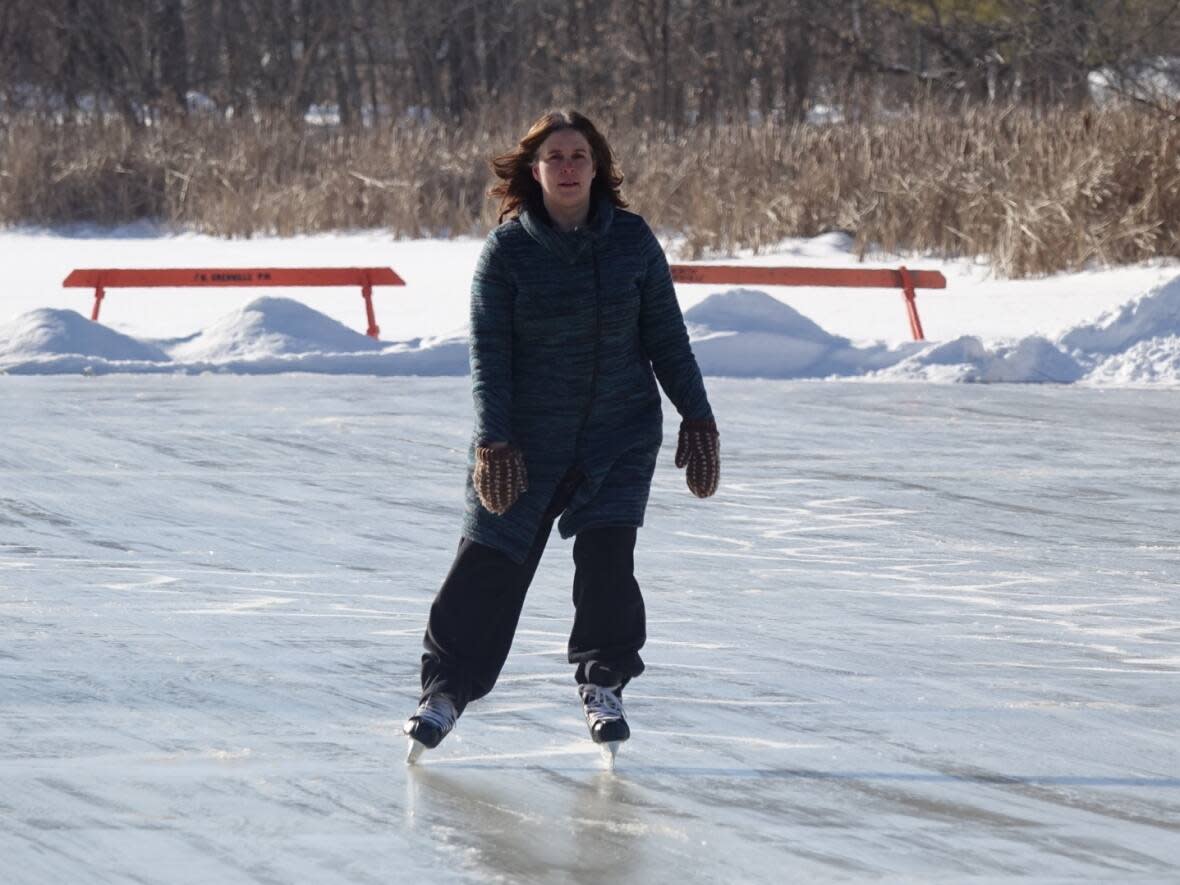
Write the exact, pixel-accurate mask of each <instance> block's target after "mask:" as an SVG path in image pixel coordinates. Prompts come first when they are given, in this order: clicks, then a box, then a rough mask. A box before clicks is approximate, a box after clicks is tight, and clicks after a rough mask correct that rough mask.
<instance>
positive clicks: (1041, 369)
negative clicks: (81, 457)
mask: <svg viewBox="0 0 1180 885" xmlns="http://www.w3.org/2000/svg"><path fill="white" fill-rule="evenodd" d="M86 234H87V232H85V231H83V232H81V233H79V234H77V235H75V236H73V237H65V236H62V235H60V234H49V233H36V232H15V233H14V232H9V233H0V255H3V256H4V260H5V274H4V279H3V281H2V282H0V372H8V373H20V374H58V373H66V374H77V373H79V372H83V371H85V372H88V373H92V374H100V373H109V372H124V373H125V372H148V373H175V372H186V373H199V372H205V371H217V372H229V373H239V374H268V373H275V372H290V371H304V372H317V373H334V374H376V375H406V374H418V375H449V374H462V373H464V372H466V367H467V357H466V350H467V345H466V328H465V326H466V315H467V297H468V289H469V285H470V277H471V271H472V267H473V265H474V263H475V259H476V256H477V254H478V251H479V247H480V243H479V242H478V241H475V240H457V241H435V240H428V241H413V242H398V241H394V240H391V239H390V238H389V237H388V236H386V235H383V234H376V233H360V234H349V235H333V236H316V237H303V238H295V239H289V240H282V239H255V240H239V241H228V242H227V241H224V240H217V239H213V238H209V237H200V236H176V237H160V236H157V235H156V234H155V232H154V231H153V230H151V229H143V230H135V229H132V230H126V231H121V232H119V233H118V235H114V234H111V233H109V232H108V233H95V232H90V233H89V235H86ZM726 260H727V262H728V263H733V262H734V261H736V262H737V263H746V264H796V265H799V264H802V265H823V266H832V267H842V266H855V265H857V260H856V258H855V256H853V255H852V254H850V253H849V243H848V241H847V238H846V237H845V236H844V235H842V234H829V235H825V236H822V237H817V238H816V239H814V240H806V241H794V242H787V243H783V244H782V245H781V247H780V248H779V249H777V250H774V251H772V252H770V253H766V254H763V255H759V256H744V257H742V256H739V257H738V258H737V259H726ZM903 262H904V263H906V264H908V265H909V266H911V267H941V269H943V270H944V272H945V273H946V276H947V277H948V288H947V289H946V290H945V291H923V292H920V293H919V296H918V304H919V308H920V312H921V316H922V321H923V325H924V327H925V331H926V336H927V338H928V341H926V342H924V343H915V342H912V341H910V340H909V326H908V322H907V321H906V317H905V310H904V307H903V299H902V297H901V295H900V293H899V292H896V291H888V290H879V291H874V290H869V291H864V290H862V291H849V290H834V289H787V288H782V287H778V288H769V289H767V290H765V291H756V290H734V289H725V288H723V287H710V286H700V285H691V286H690V285H685V286H681V287H679V290H678V292H679V295H680V299H681V303H682V306H683V307H684V308H685V311H686V313H685V315H686V318H687V319H688V321H689V323H690V325H691V333H692V336H693V339H694V347H695V349H696V352H697V355H698V358H699V360H700V362H701V366H702V368H703V369H704V371H705V372H706V374H710V375H722V376H731V377H764V378H829V377H836V378H861V379H871V380H906V381H912V380H931V381H984V382H987V381H1016V382H1057V383H1071V382H1078V381H1081V382H1083V383H1087V384H1102V385H1123V386H1125V385H1138V384H1152V385H1169V386H1178V385H1180V262H1176V261H1160V262H1154V263H1151V264H1145V265H1140V266H1135V267H1128V268H1118V269H1113V270H1093V271H1087V272H1084V273H1077V274H1067V275H1061V276H1056V277H1052V278H1047V279H1041V280H1027V281H1008V280H1000V279H996V278H994V276H993V275H991V274H990V272H989V271H988V269H987V268H986V267H985V266H983V265H980V264H978V263H975V262H969V261H961V260H960V261H953V262H935V261H930V260H928V259H927V260H923V259H921V258H914V257H912V256H911V257H909V258H906V259H903V258H899V257H897V256H881V257H879V258H877V259H875V260H872V261H870V262H867V263H868V264H871V265H879V266H897V265H898V264H900V263H903ZM318 265H325V266H356V265H366V266H368V265H383V266H384V265H390V266H392V267H394V269H395V270H397V271H398V273H399V274H401V276H402V277H403V278H405V279H406V281H407V283H408V285H407V286H406V287H405V288H383V289H382V288H379V289H377V291H376V294H375V301H376V305H377V313H378V320H379V322H380V325H381V329H382V340H381V341H380V342H374V341H373V340H372V339H369V338H366V337H365V336H363V335H362V334H360V331H361V330H362V329H363V328H364V323H363V319H364V308H363V303H362V301H361V298H360V294H359V290H357V289H355V288H354V289H340V290H316V289H303V290H290V289H287V290H281V289H280V290H276V291H268V290H266V289H261V290H260V289H189V290H171V291H169V290H143V289H141V290H120V289H116V290H111V291H109V292H108V295H107V299H106V301H105V302H104V305H103V312H102V319H103V322H104V324H105V325H104V326H103V327H102V328H101V329H99V328H96V327H95V326H94V325H93V324H91V323H90V322H89V321H88V319H86V317H88V316H89V311H90V305H91V301H92V298H93V296H92V293H91V292H90V291H89V290H82V289H70V290H64V289H62V288H61V281H62V279H63V278H64V277H65V275H66V273H67V272H68V271H69V270H70V269H72V268H74V267H268V266H277V267H283V266H295V267H298V266H318ZM346 327H347V328H346Z"/></svg>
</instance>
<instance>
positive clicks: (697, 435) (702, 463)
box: [676, 419, 721, 498]
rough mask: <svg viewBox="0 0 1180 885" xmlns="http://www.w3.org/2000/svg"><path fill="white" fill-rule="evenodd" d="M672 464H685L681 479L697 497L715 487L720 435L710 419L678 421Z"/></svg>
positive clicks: (719, 472) (703, 495)
mask: <svg viewBox="0 0 1180 885" xmlns="http://www.w3.org/2000/svg"><path fill="white" fill-rule="evenodd" d="M676 466H677V467H687V468H688V469H687V471H686V472H685V476H684V478H685V481H686V482H687V483H688V488H689V490H690V491H691V492H692V493H693V494H694V495H696V496H697V497H698V498H707V497H709V496H710V495H712V494H713V493H714V492H715V491H717V483H718V482H719V481H720V479H721V435H720V434H719V433H718V432H717V424H716V422H715V421H713V420H712V419H708V420H696V421H681V422H680V439H679V441H678V442H677V444H676Z"/></svg>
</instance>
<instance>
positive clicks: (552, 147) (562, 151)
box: [533, 129, 595, 212]
mask: <svg viewBox="0 0 1180 885" xmlns="http://www.w3.org/2000/svg"><path fill="white" fill-rule="evenodd" d="M594 171H595V170H594V157H593V154H592V153H591V151H590V142H588V141H587V140H586V136H584V135H583V134H582V133H581V132H579V131H578V130H576V129H559V130H558V131H557V132H554V133H553V134H552V135H550V136H549V137H548V138H546V139H545V140H544V141H543V142H541V146H540V147H539V148H538V149H537V156H536V159H535V160H534V161H533V178H535V179H536V180H537V181H538V182H539V183H540V185H541V193H543V194H544V195H545V206H546V208H549V209H550V210H552V209H558V210H565V211H567V212H572V211H574V210H577V209H580V208H582V207H583V206H588V205H589V204H590V184H591V182H592V181H593V180H594Z"/></svg>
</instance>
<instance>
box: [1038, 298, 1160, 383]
mask: <svg viewBox="0 0 1180 885" xmlns="http://www.w3.org/2000/svg"><path fill="white" fill-rule="evenodd" d="M1061 345H1062V347H1064V348H1065V349H1066V350H1067V351H1069V352H1070V353H1072V354H1074V356H1075V357H1076V358H1077V359H1078V360H1079V361H1080V362H1081V363H1082V364H1084V365H1085V366H1086V367H1087V369H1088V374H1087V380H1088V381H1093V382H1094V383H1098V384H1142V383H1150V384H1161V383H1163V384H1180V277H1176V278H1175V279H1173V280H1171V281H1170V282H1167V283H1165V284H1163V285H1162V286H1157V287H1155V288H1154V289H1151V290H1150V291H1148V292H1146V293H1144V294H1143V295H1142V296H1140V297H1138V298H1134V299H1132V300H1131V301H1128V302H1127V303H1126V304H1123V305H1122V306H1121V307H1119V308H1117V309H1115V310H1112V311H1108V312H1107V313H1105V314H1103V315H1102V316H1100V317H1099V318H1098V319H1097V320H1095V321H1094V322H1093V323H1087V324H1085V325H1082V326H1078V327H1076V328H1074V329H1072V330H1071V331H1069V332H1067V333H1066V334H1065V335H1063V336H1062V337H1061Z"/></svg>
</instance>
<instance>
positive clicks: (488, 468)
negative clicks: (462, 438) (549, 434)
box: [472, 446, 529, 516]
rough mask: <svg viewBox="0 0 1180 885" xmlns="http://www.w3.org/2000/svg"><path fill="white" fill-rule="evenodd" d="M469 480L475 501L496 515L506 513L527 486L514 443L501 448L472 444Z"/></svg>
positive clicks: (518, 453)
mask: <svg viewBox="0 0 1180 885" xmlns="http://www.w3.org/2000/svg"><path fill="white" fill-rule="evenodd" d="M472 482H473V483H474V484H475V493H476V494H477V495H479V503H481V504H483V506H484V507H486V508H487V509H488V510H490V511H491V512H492V513H494V514H496V515H497V516H500V515H502V514H504V513H507V512H508V508H509V507H511V506H512V505H513V504H515V503H516V499H517V498H519V497H520V496H521V493H522V492H524V491H526V490H527V489H528V487H529V477H528V473H527V472H526V471H525V468H524V455H523V454H522V453H521V451H520V449H518V448H517V447H516V446H508V447H507V448H502V449H493V448H489V447H488V446H476V449H475V473H474V474H473V476H472Z"/></svg>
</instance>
